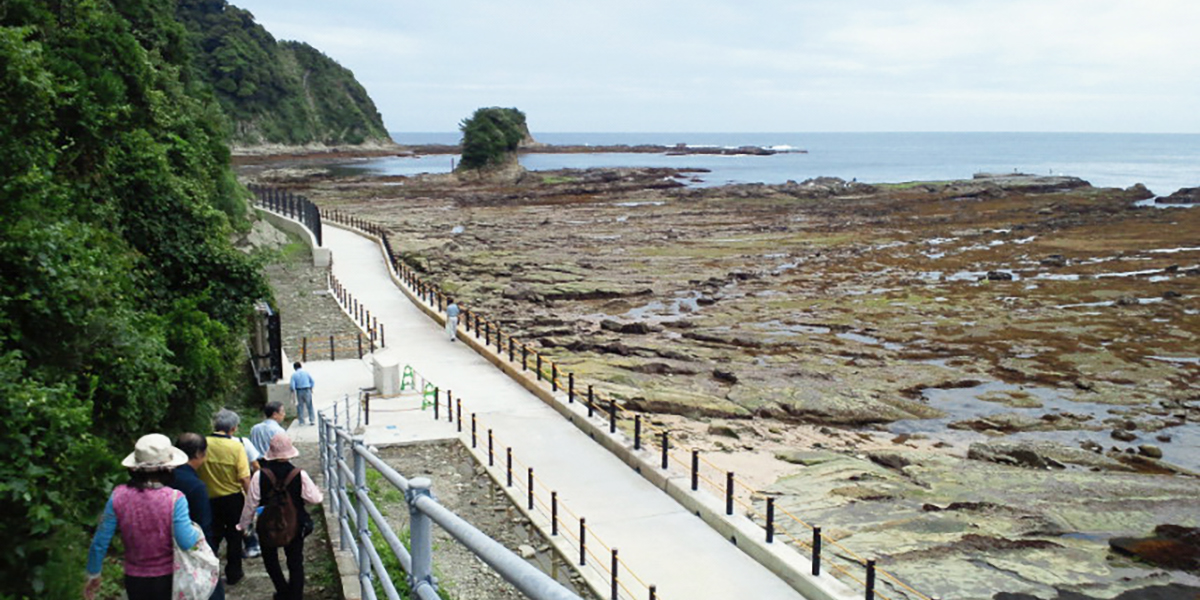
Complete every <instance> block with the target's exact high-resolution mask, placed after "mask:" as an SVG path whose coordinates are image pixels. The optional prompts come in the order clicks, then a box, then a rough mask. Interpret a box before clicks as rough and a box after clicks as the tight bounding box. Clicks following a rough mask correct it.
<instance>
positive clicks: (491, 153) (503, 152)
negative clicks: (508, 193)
mask: <svg viewBox="0 0 1200 600" xmlns="http://www.w3.org/2000/svg"><path fill="white" fill-rule="evenodd" d="M458 128H459V130H460V131H462V134H463V137H462V163H461V164H462V168H464V169H480V168H484V167H494V166H498V165H502V164H505V163H507V162H509V161H512V160H514V159H515V158H516V152H517V148H518V147H520V145H521V142H523V141H525V140H526V139H529V138H530V136H529V127H528V126H527V125H526V124H525V113H523V112H521V111H519V110H517V109H515V108H497V107H492V108H480V109H477V110H476V111H475V113H474V114H472V115H471V116H470V118H467V119H464V120H463V122H462V123H460V124H459V126H458Z"/></svg>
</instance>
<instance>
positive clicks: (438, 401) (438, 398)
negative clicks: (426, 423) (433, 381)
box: [433, 387, 442, 421]
mask: <svg viewBox="0 0 1200 600" xmlns="http://www.w3.org/2000/svg"><path fill="white" fill-rule="evenodd" d="M441 407H442V391H441V390H439V389H437V388H436V387H435V388H433V420H434V421H440V420H441V419H442V418H441V417H440V416H439V415H438V411H439V410H441Z"/></svg>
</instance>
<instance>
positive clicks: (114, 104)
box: [0, 0, 269, 598]
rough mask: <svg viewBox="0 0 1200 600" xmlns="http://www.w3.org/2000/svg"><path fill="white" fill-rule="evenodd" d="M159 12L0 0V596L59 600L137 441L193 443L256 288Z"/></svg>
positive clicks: (191, 85)
mask: <svg viewBox="0 0 1200 600" xmlns="http://www.w3.org/2000/svg"><path fill="white" fill-rule="evenodd" d="M174 8H175V7H174V4H173V3H171V2H166V1H160V0H55V1H54V2H45V1H44V0H0V66H2V68H0V156H4V157H5V159H4V160H3V161H0V274H2V275H0V453H2V454H3V455H4V456H5V457H6V460H4V461H2V462H0V530H2V531H4V532H5V538H6V541H5V543H6V545H7V548H6V551H5V552H4V553H3V554H2V555H0V598H25V597H35V596H36V597H47V596H49V597H66V596H68V595H70V596H75V595H77V594H78V591H79V587H78V586H79V584H80V582H81V579H80V576H81V574H82V571H81V560H82V555H81V554H79V553H78V551H79V548H78V547H76V546H72V543H73V542H78V540H79V539H81V538H82V536H84V535H85V534H86V532H88V531H90V526H93V525H94V524H95V517H96V516H97V515H98V512H99V510H100V509H101V508H102V506H103V504H102V503H103V499H104V496H105V493H106V490H107V489H108V487H110V486H111V484H112V477H113V476H114V473H115V471H116V465H117V463H116V460H115V457H116V456H117V455H118V454H120V453H124V452H128V450H129V449H130V448H131V447H132V442H133V440H135V439H136V438H137V437H138V436H140V435H142V434H145V433H148V432H152V431H165V432H173V431H180V430H183V429H198V428H201V427H207V419H208V417H209V415H211V410H212V408H213V407H215V406H216V405H219V404H221V403H223V402H224V401H225V400H227V399H228V395H229V394H230V390H231V389H233V388H234V383H235V380H236V378H237V377H238V376H239V373H241V371H240V365H241V361H240V358H241V353H242V351H241V349H240V346H239V339H240V337H241V334H242V333H243V332H244V327H245V320H246V317H247V316H248V313H249V310H250V307H251V303H252V301H253V300H254V299H257V298H261V297H266V296H267V295H268V294H269V290H268V289H267V287H266V286H265V284H264V281H263V279H262V278H261V276H260V274H259V268H258V265H257V264H255V263H254V262H253V261H252V260H251V259H250V258H248V257H246V256H245V255H243V254H242V253H240V252H238V251H237V250H235V249H234V248H233V247H232V245H231V244H230V242H229V238H230V234H231V233H232V232H233V230H234V229H235V228H237V227H242V226H244V225H245V222H244V221H245V219H246V205H245V196H244V194H245V192H244V190H242V188H241V187H240V186H239V185H238V184H237V183H236V181H235V179H234V176H233V173H232V171H231V170H230V168H229V150H228V147H227V138H226V131H227V123H226V121H225V119H224V117H223V116H222V112H221V109H220V107H219V106H218V105H217V104H216V102H215V101H214V100H213V95H212V93H211V91H210V90H209V88H208V87H207V85H206V84H204V83H203V82H202V81H200V80H197V79H196V78H194V77H191V76H190V75H189V74H190V73H191V63H190V55H191V52H192V48H191V46H190V42H189V41H188V40H189V37H188V34H187V32H186V31H185V30H184V29H183V28H182V27H181V26H180V25H179V24H178V23H177V22H176V20H175V15H174Z"/></svg>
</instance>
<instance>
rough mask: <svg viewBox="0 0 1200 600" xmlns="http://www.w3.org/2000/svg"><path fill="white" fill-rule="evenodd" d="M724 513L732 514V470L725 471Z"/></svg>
mask: <svg viewBox="0 0 1200 600" xmlns="http://www.w3.org/2000/svg"><path fill="white" fill-rule="evenodd" d="M725 514H726V515H732V514H733V471H726V472H725Z"/></svg>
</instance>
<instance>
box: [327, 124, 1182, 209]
mask: <svg viewBox="0 0 1200 600" xmlns="http://www.w3.org/2000/svg"><path fill="white" fill-rule="evenodd" d="M533 136H534V138H535V139H536V140H538V141H539V142H543V143H547V144H571V145H575V144H579V145H593V146H609V145H616V144H628V145H637V144H656V145H663V146H674V145H676V144H686V145H688V146H697V147H699V146H716V147H738V146H759V147H764V148H773V149H776V150H780V151H787V152H781V153H779V154H775V155H772V156H746V155H742V156H722V155H702V154H693V155H682V156H668V155H665V154H633V153H587V154H537V153H530V154H524V155H522V156H521V164H522V165H523V166H524V167H525V168H527V169H530V170H549V169H563V168H576V169H585V168H589V167H674V168H698V169H707V170H708V172H706V173H699V174H696V179H697V180H696V181H692V182H690V185H696V186H715V185H724V184H728V183H784V182H787V181H789V180H790V181H803V180H805V179H809V178H813V177H822V176H829V177H840V178H842V179H844V180H846V181H850V180H857V181H860V182H864V183H901V182H909V181H938V180H947V179H969V178H970V177H971V176H973V175H974V174H976V173H1013V172H1020V173H1030V174H1034V175H1049V174H1053V175H1072V176H1075V177H1079V178H1081V179H1084V180H1086V181H1088V182H1090V183H1091V184H1092V185H1093V186H1097V187H1121V188H1124V187H1129V186H1131V185H1134V184H1137V183H1141V184H1144V185H1145V186H1146V187H1148V188H1149V189H1150V190H1151V191H1152V192H1154V193H1155V194H1157V195H1160V196H1166V195H1169V194H1171V193H1172V192H1174V191H1176V190H1178V189H1180V188H1185V187H1200V134H1143V133H982V132H980V133H933V132H929V133H914V132H903V133H901V132H896V133H826V132H822V133H561V132H558V133H537V132H534V134H533ZM392 137H393V139H395V140H396V142H397V143H400V144H404V145H410V144H456V143H458V141H459V139H460V137H461V136H460V134H459V133H458V132H423V133H422V132H418V133H413V132H393V133H392ZM457 158H458V157H456V156H446V155H432V156H420V157H409V158H404V157H387V158H379V159H371V160H366V161H359V162H355V163H353V164H348V165H344V166H345V167H346V168H347V169H349V170H351V171H360V172H361V171H366V172H370V173H373V174H381V175H415V174H418V173H445V172H449V171H450V170H451V168H452V165H453V164H454V163H455V162H456V161H457Z"/></svg>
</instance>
